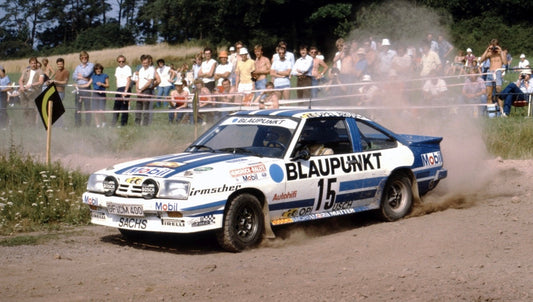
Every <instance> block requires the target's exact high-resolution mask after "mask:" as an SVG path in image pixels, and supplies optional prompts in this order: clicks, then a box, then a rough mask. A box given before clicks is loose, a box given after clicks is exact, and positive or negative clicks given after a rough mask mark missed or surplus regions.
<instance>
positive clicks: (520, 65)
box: [518, 54, 531, 72]
mask: <svg viewBox="0 0 533 302" xmlns="http://www.w3.org/2000/svg"><path fill="white" fill-rule="evenodd" d="M530 67H531V66H530V65H529V60H528V59H526V55H525V54H521V55H520V62H518V69H519V71H520V72H522V70H523V69H526V68H530Z"/></svg>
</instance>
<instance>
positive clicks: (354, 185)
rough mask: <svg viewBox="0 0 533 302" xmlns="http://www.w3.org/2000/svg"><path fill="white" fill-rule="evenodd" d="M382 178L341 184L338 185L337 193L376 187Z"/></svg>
mask: <svg viewBox="0 0 533 302" xmlns="http://www.w3.org/2000/svg"><path fill="white" fill-rule="evenodd" d="M384 178H385V177H374V178H367V179H358V180H350V181H345V182H341V183H340V185H339V192H342V191H349V190H355V189H362V188H365V187H376V186H378V185H379V183H380V182H381V181H382V180H383V179H384Z"/></svg>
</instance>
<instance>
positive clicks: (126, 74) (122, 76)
mask: <svg viewBox="0 0 533 302" xmlns="http://www.w3.org/2000/svg"><path fill="white" fill-rule="evenodd" d="M130 77H131V67H129V66H128V65H124V66H122V67H120V66H118V67H117V68H116V69H115V78H117V88H118V87H126V85H127V84H128V78H130Z"/></svg>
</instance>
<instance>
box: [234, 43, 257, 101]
mask: <svg viewBox="0 0 533 302" xmlns="http://www.w3.org/2000/svg"><path fill="white" fill-rule="evenodd" d="M239 55H240V56H241V61H238V62H237V68H235V76H236V80H235V86H237V91H238V92H241V93H245V96H244V100H242V101H243V102H244V103H245V104H246V103H249V102H251V101H252V98H253V95H252V94H251V91H252V90H254V82H253V81H252V72H254V71H255V62H254V60H252V59H250V58H249V57H248V49H246V48H245V47H243V48H241V50H240V51H239Z"/></svg>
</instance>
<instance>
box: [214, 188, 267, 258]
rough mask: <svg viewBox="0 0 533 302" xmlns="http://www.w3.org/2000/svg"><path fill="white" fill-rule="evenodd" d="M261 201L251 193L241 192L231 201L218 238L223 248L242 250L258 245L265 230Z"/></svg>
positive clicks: (232, 250) (218, 232) (234, 250)
mask: <svg viewBox="0 0 533 302" xmlns="http://www.w3.org/2000/svg"><path fill="white" fill-rule="evenodd" d="M263 219H264V218H263V212H262V210H261V203H260V202H259V200H258V199H257V198H256V197H255V196H253V195H251V194H241V195H239V196H237V197H236V198H235V199H233V200H232V201H231V203H230V204H229V206H228V209H227V211H226V214H225V215H224V221H223V225H222V229H220V230H219V231H217V234H216V235H217V240H218V243H219V244H220V246H221V247H222V248H224V249H225V250H228V251H230V252H240V251H242V250H244V249H246V248H250V247H253V246H255V245H257V244H258V243H259V242H260V240H261V238H262V236H263V230H264V224H263Z"/></svg>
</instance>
